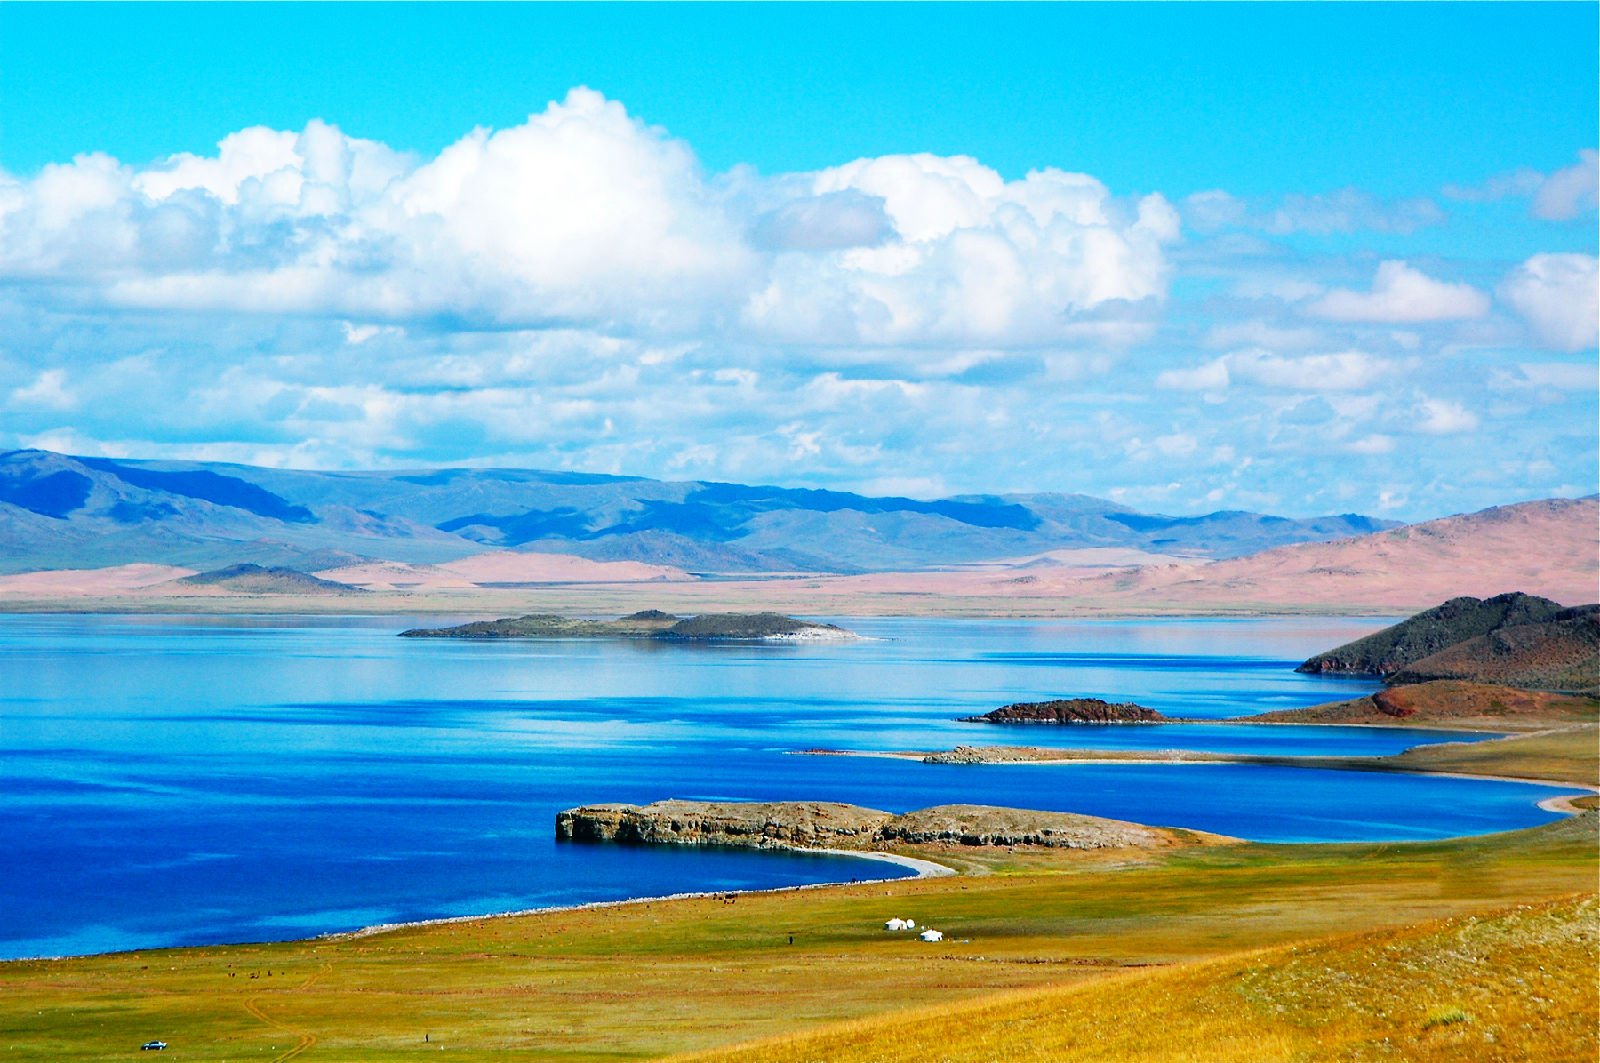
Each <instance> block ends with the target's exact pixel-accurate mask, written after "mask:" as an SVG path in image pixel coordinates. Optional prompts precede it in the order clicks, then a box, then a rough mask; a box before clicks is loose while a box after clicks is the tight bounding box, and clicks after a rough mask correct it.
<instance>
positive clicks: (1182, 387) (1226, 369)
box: [1156, 350, 1391, 392]
mask: <svg viewBox="0 0 1600 1063" xmlns="http://www.w3.org/2000/svg"><path fill="white" fill-rule="evenodd" d="M1390 369H1391V366H1390V364H1389V363H1388V362H1387V361H1385V360H1384V359H1382V358H1377V357H1374V356H1373V355H1370V354H1366V353H1365V352H1362V351H1338V352H1334V353H1331V354H1309V355H1303V356H1301V357H1297V358H1290V357H1284V356H1282V355H1278V354H1274V353H1273V352H1271V351H1264V350H1243V351H1234V352H1232V353H1230V354H1225V355H1223V356H1222V357H1220V358H1216V359H1213V360H1212V361H1209V362H1206V363H1204V364H1202V365H1199V366H1195V367H1194V368H1191V369H1168V370H1166V371H1164V372H1162V373H1159V374H1157V376H1156V387H1158V388H1166V389H1170V390H1177V391H1204V392H1215V391H1221V390H1223V389H1225V388H1227V387H1228V386H1229V385H1230V384H1231V383H1251V384H1257V385H1260V386H1261V387H1267V388H1275V389H1280V390H1286V391H1359V390H1362V389H1364V388H1368V387H1371V386H1372V385H1373V384H1375V383H1377V382H1378V381H1379V380H1381V379H1382V378H1383V377H1384V376H1385V375H1387V374H1388V373H1389V371H1390Z"/></svg>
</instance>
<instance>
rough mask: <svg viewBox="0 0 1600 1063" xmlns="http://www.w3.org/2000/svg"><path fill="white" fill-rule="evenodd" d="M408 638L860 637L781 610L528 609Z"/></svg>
mask: <svg viewBox="0 0 1600 1063" xmlns="http://www.w3.org/2000/svg"><path fill="white" fill-rule="evenodd" d="M400 637H401V638H412V639H419V638H420V639H583V638H611V639H655V640H658V641H662V642H833V641H843V640H846V639H856V638H860V636H859V635H857V634H856V633H855V632H853V631H846V630H845V629H844V628H842V627H836V626H834V625H833V624H818V623H814V622H812V621H810V620H798V619H796V618H795V617H792V616H784V615H783V614H781V613H704V614H701V615H699V616H690V617H680V616H674V615H673V614H671V613H665V612H662V611H661V610H659V609H646V610H644V611H642V612H637V613H630V614H628V615H627V616H623V617H618V618H617V619H615V620H583V619H578V618H574V617H567V616H557V615H556V614H554V613H531V614H529V615H527V616H515V617H503V618H501V619H499V620H474V621H472V622H471V623H468V624H460V625H457V626H456V627H444V628H411V629H409V630H407V631H402V632H400Z"/></svg>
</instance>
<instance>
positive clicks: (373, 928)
mask: <svg viewBox="0 0 1600 1063" xmlns="http://www.w3.org/2000/svg"><path fill="white" fill-rule="evenodd" d="M766 848H769V849H778V850H781V851H783V852H789V853H798V854H801V855H816V856H848V857H853V858H855V859H858V860H871V861H876V862H878V863H884V864H894V865H896V866H898V867H904V868H907V869H909V870H910V871H911V872H912V874H910V875H904V876H901V877H900V878H885V879H871V880H868V881H867V882H862V881H860V880H852V881H850V882H800V883H796V884H795V885H793V886H764V887H761V888H756V889H740V890H688V891H684V892H680V893H662V894H654V895H651V896H646V897H619V898H617V899H616V900H610V901H582V902H579V903H576V904H548V905H542V906H539V907H534V908H516V909H513V910H510V911H505V912H478V913H474V914H472V915H441V916H435V917H433V918H431V919H403V920H400V921H399V922H394V923H373V924H372V925H370V926H363V927H357V928H356V929H354V930H329V931H326V932H324V933H321V934H310V935H307V936H305V937H296V938H283V939H281V940H277V939H275V940H271V941H225V942H212V943H209V944H203V945H149V946H144V947H139V948H131V949H110V950H107V951H105V952H70V953H62V954H59V955H54V956H13V957H11V958H9V959H0V967H4V966H6V965H7V964H13V963H56V962H60V961H64V960H81V959H84V958H86V957H91V956H128V955H134V954H137V953H142V952H171V951H174V950H182V951H190V950H194V949H208V948H240V947H248V946H253V945H281V944H284V943H286V942H296V941H343V940H350V939H355V938H363V937H371V936H372V935H374V934H386V933H389V932H390V931H393V930H409V929H411V928H414V927H424V926H448V925H451V924H454V923H476V922H480V921H484V920H490V919H515V918H518V917H521V916H529V915H548V914H551V913H556V912H582V911H593V910H596V909H605V908H622V907H627V906H631V905H638V904H654V903H656V902H658V901H659V902H665V901H692V900H709V899H712V898H716V897H751V896H761V895H764V894H769V893H797V892H800V891H802V890H820V889H832V888H833V887H835V886H854V885H869V884H871V883H873V882H912V881H915V880H917V879H924V878H951V877H954V876H957V875H960V874H961V872H959V871H957V870H956V869H955V868H953V867H947V866H945V865H944V864H940V863H936V862H935V861H933V860H924V859H921V858H920V857H915V856H903V855H901V854H899V853H886V852H879V851H875V850H873V851H863V850H857V849H807V848H801V847H799V846H793V845H771V846H766Z"/></svg>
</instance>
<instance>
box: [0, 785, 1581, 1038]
mask: <svg viewBox="0 0 1600 1063" xmlns="http://www.w3.org/2000/svg"><path fill="white" fill-rule="evenodd" d="M1595 823H1596V816H1595V814H1594V813H1588V814H1586V815H1585V816H1582V817H1577V818H1574V819H1569V820H1563V821H1561V822H1558V823H1555V824H1551V825H1549V826H1547V827H1542V828H1537V829H1534V830H1529V831H1518V832H1513V833H1509V834H1504V835H1497V836H1491V837H1486V838H1475V839H1460V840H1453V841H1447V842H1432V843H1421V844H1388V845H1377V844H1370V845H1311V846H1271V845H1234V846H1217V847H1202V848H1193V849H1186V850H1174V851H1169V852H1161V853H1154V854H1141V855H1138V856H1134V857H1129V856H1126V855H1119V854H1081V853H1078V854H1074V853H1063V852H1058V851H1046V852H1024V851H1018V852H1016V853H1007V852H1004V851H993V852H990V851H970V850H968V851H961V862H962V863H963V865H964V867H965V869H966V870H967V871H968V872H969V873H968V874H967V875H965V876H963V877H960V878H946V879H923V880H916V881H903V882H896V883H879V884H870V885H869V884H859V885H854V886H840V887H832V888H827V889H821V890H807V891H798V892H788V893H773V894H763V895H750V896H745V897H742V898H741V899H740V900H739V901H738V902H737V903H736V904H732V905H725V904H722V903H721V902H719V901H716V900H686V901H676V902H653V903H649V904H634V905H629V906H625V907H618V908H611V909H589V910H579V911H566V912H549V913H543V914H538V915H530V916H519V917H508V918H501V919H488V920H479V921H473V922H463V923H452V924H441V925H434V926H417V927H408V928H404V929H400V930H395V931H390V932H385V933H380V934H373V935H370V936H365V937H345V938H340V939H324V940H319V941H309V942H288V943H283V944H275V945H246V946H233V947H221V948H202V949H183V950H167V951H144V952H137V953H123V954H117V955H111V956H98V957H84V958H78V959H72V960H62V961H34V962H19V963H8V964H0V1046H3V1049H0V1051H3V1052H4V1053H5V1058H7V1059H18V1060H21V1059H28V1060H51V1061H62V1063H66V1061H73V1060H90V1059H110V1058H121V1057H124V1056H125V1055H126V1054H127V1053H128V1052H129V1051H130V1050H136V1049H137V1046H138V1045H139V1044H140V1043H141V1042H142V1041H145V1040H148V1039H150V1038H153V1037H160V1038H162V1039H163V1040H166V1041H168V1042H170V1043H171V1044H172V1045H173V1048H172V1049H171V1050H170V1053H169V1055H168V1057H166V1058H177V1057H181V1058H184V1059H206V1060H222V1059H233V1060H247V1059H248V1060H269V1059H276V1058H282V1057H283V1056H284V1054H285V1053H288V1052H294V1051H297V1050H300V1049H302V1048H303V1049H304V1051H303V1052H302V1054H301V1055H300V1056H299V1057H298V1058H305V1059H317V1058H323V1059H330V1060H362V1059H389V1058H394V1057H396V1056H399V1055H404V1054H407V1053H410V1052H413V1051H417V1050H424V1048H425V1046H424V1044H423V1037H424V1035H427V1036H428V1037H429V1041H428V1042H427V1046H426V1048H425V1050H428V1051H437V1050H438V1049H439V1047H440V1045H441V1044H442V1045H443V1046H444V1048H445V1050H446V1051H447V1052H448V1053H449V1055H450V1058H453V1059H480V1060H491V1059H503V1058H508V1057H510V1058H520V1059H529V1060H534V1059H538V1060H562V1061H599V1060H628V1059H645V1058H651V1057H655V1056H660V1055H664V1054H668V1053H672V1052H690V1051H702V1050H708V1049H712V1048H715V1047H717V1046H720V1045H728V1044H732V1043H737V1042H741V1041H749V1040H752V1039H756V1038H762V1037H771V1036H776V1035H781V1034H790V1033H797V1032H803V1031H807V1030H815V1029H817V1028H820V1027H824V1026H828V1025H830V1024H835V1023H838V1022H841V1021H848V1020H852V1019H868V1018H870V1017H873V1016H885V1015H888V1014H889V1013H891V1012H894V1011H898V1010H902V1009H905V1008H915V1007H919V1006H927V1007H931V1008H934V1009H936V1010H942V1009H947V1008H951V1007H955V1006H958V1005H961V1004H963V1003H965V1002H974V1001H978V1000H980V999H982V998H986V997H993V996H994V995H995V994H997V993H1004V992H1007V991H1012V990H1030V989H1038V988H1042V987H1046V986H1062V985H1068V986H1070V985H1072V984H1076V983H1083V984H1086V985H1087V984H1098V983H1101V982H1105V981H1106V980H1107V979H1108V978H1114V977H1117V976H1118V975H1119V972H1123V971H1126V970H1127V969H1128V968H1130V967H1137V966H1138V965H1148V964H1159V965H1166V964H1174V963H1188V962H1192V961H1196V960H1206V959H1214V958H1218V957H1227V956H1230V955H1233V956H1237V955H1238V954H1239V953H1240V952H1241V950H1252V949H1259V948H1262V947H1273V946H1282V945H1287V944H1290V943H1293V942H1297V941H1304V940H1307V939H1314V938H1318V937H1325V936H1327V935H1330V934H1338V933H1347V932H1349V931H1353V930H1370V929H1374V928H1393V927H1399V926H1403V925H1405V924H1408V923H1415V922H1417V921H1420V920H1426V919H1433V918H1439V917H1445V916H1454V915H1462V914H1466V913H1472V912H1477V911H1483V910H1486V909H1491V908H1495V907H1501V906H1505V905H1507V904H1514V903H1521V902H1527V901H1532V900H1536V899H1540V898H1551V897H1554V896H1559V895H1563V894H1570V893H1573V892H1576V891H1581V890H1588V889H1592V888H1593V885H1594V882H1595V877H1596V870H1597V857H1596V847H1595ZM918 855H924V856H929V857H932V858H935V859H939V858H941V855H942V854H941V853H940V852H935V851H922V852H920V853H919V854H918ZM895 914H900V915H907V916H910V917H912V918H915V919H916V920H917V921H918V922H919V923H930V922H931V923H933V924H934V925H935V926H938V927H939V928H940V929H942V930H944V931H945V932H946V933H947V934H948V935H949V938H950V940H948V941H946V942H944V943H943V944H940V945H931V946H930V945H925V944H923V943H922V942H918V941H914V940H910V939H908V938H907V937H905V936H902V935H889V934H885V933H884V932H883V931H882V930H881V929H880V928H881V925H882V920H883V919H885V918H887V917H888V916H890V915H895ZM790 933H793V934H794V936H795V942H794V944H793V945H792V946H791V945H789V944H788V940H787V938H788V934H790ZM1541 962H1542V961H1541ZM1547 966H1548V965H1547ZM268 972H270V974H269V973H268ZM252 974H254V975H256V976H257V977H254V978H252V977H250V976H251V975H252ZM1106 984H1108V985H1109V984H1110V983H1109V982H1107V983H1106ZM1118 984H1121V983H1118ZM1428 1006H1429V1007H1437V1008H1449V1007H1454V1006H1460V1007H1463V1008H1465V1009H1466V1010H1467V1011H1469V1012H1473V1014H1475V1015H1476V1014H1478V1012H1477V1011H1475V1010H1474V1008H1475V1007H1477V1005H1475V1004H1473V1003H1472V1002H1471V1001H1464V1000H1457V999H1455V998H1450V999H1444V998H1440V999H1438V1000H1430V1001H1428ZM1458 1025H1461V1024H1450V1023H1445V1024H1442V1025H1441V1026H1440V1027H1439V1028H1440V1029H1442V1030H1446V1031H1447V1032H1448V1031H1449V1030H1453V1029H1454V1028H1455V1027H1456V1026H1458ZM1471 1028H1472V1029H1477V1027H1475V1026H1474V1027H1471ZM1134 1032H1136V1031H1134ZM1130 1036H1132V1033H1130ZM1206 1036H1215V1037H1221V1036H1222V1034H1221V1032H1219V1031H1213V1032H1212V1033H1211V1034H1207V1035H1206ZM1218 1043H1221V1042H1218Z"/></svg>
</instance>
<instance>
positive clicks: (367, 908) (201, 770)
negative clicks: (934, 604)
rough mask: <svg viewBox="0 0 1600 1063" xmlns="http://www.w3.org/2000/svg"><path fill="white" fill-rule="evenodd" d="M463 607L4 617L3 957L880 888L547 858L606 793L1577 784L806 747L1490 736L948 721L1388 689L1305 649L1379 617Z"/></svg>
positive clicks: (1384, 827) (1112, 807)
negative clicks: (538, 617)
mask: <svg viewBox="0 0 1600 1063" xmlns="http://www.w3.org/2000/svg"><path fill="white" fill-rule="evenodd" d="M454 619H455V618H442V617H414V618H410V617H408V618H393V617H389V618H310V617H307V618H297V617H296V618H283V617H273V618H266V617H257V618H248V617H247V618H237V617H230V618H206V617H75V616H67V617H61V616H42V617H34V616H0V830H3V831H4V837H5V839H6V842H7V859H6V862H5V870H4V873H3V874H0V957H16V956H32V955H58V954H68V953H81V952H98V951H106V950H112V949H124V948H143V947H150V946H156V945H172V944H197V943H208V942H222V941H242V940H267V939H282V938H291V937H301V936H305V935H309V934H315V933H322V932H327V931H333V930H342V929H351V928H354V927H359V926H363V925H368V924H372V923H378V922H391V921H399V920H410V919H423V918H432V917H439V916H450V915H466V914H477V913H483V912H492V911H505V910H515V909H521V908H528V907H537V906H544V905H554V904H569V903H577V902H583V901H594V900H609V899H617V898H622V897H629V896H639V895H655V894H664V893H671V892H678V891H686V890H724V889H748V888H761V887H768V886H778V885H792V884H799V883H803V882H821V881H838V880H840V879H848V878H852V877H859V878H862V879H868V878H882V877H892V876H894V875H895V874H898V873H899V872H898V871H897V869H895V868H892V867H889V866H887V865H881V864H875V863H868V862H865V861H860V860H852V859H848V858H837V857H820V856H804V855H798V854H774V853H752V852H741V851H737V850H717V849H709V850H708V849H676V848H671V847H658V848H629V847H618V846H591V845H571V844H557V843H556V842H555V841H554V840H553V837H552V835H553V831H552V826H553V820H554V816H555V813H556V812H557V811H558V810H560V809H562V808H566V807H569V806H572V805H576V804H582V803H588V802H598V801H636V802H647V801H652V800H657V799H661V798H665V797H684V798H703V799H760V800H787V799H792V800H800V799H816V800H830V801H849V802H853V803H857V804H863V805H869V806H872V807H876V808H883V809H889V810H892V811H905V810H909V809H914V808H921V807H925V806H928V805H933V804H941V803H949V802H956V801H962V802H972V803H985V804H1000V805H1014V806H1020V807H1030V808H1045V809H1057V810H1063V811H1074V812H1085V813H1091V814H1095V815H1104V816H1114V817H1117V818H1122V819H1130V820H1135V821H1140V822H1147V823H1155V824H1166V825H1176V826H1187V827H1195V828H1200V829H1204V830H1211V831H1217V832H1220V833H1226V834H1233V835H1238V836H1242V837H1247V838H1251V839H1257V840H1264V841H1286V842H1297V841H1347V840H1405V839H1423V838H1436V837H1447V836H1451V835H1459V834H1471V833H1484V832H1489V831H1495V830H1504V829H1509V828H1513V827H1521V826H1529V825H1532V824H1535V823H1539V822H1544V821H1546V820H1548V819H1551V818H1553V814H1551V813H1547V812H1545V811H1543V810H1541V809H1539V808H1538V807H1537V806H1536V802H1537V801H1539V800H1540V799H1542V798H1544V797H1547V796H1550V795H1552V794H1555V793H1560V792H1562V791H1560V790H1557V789H1552V788H1548V787H1540V786H1532V785H1527V784H1518V783H1501V782H1493V781H1487V780H1464V779H1449V778H1428V777H1421V776H1405V775H1379V774H1367V773H1351V772H1324V771H1310V770H1305V769H1295V768H1268V767H1260V766H1243V765H1171V766H1168V765H1132V764H1128V765H1106V764H1098V765H1097V764H1082V765H1070V766H1048V767H1041V766H1027V765H1017V766H980V767H961V766H931V765H923V764H919V763H914V762H907V761H895V760H885V759H863V758H843V757H815V756H793V755H790V754H792V753H793V752H794V751H796V750H801V749H807V748H814V747H824V748H850V749H867V750H874V749H875V750H896V749H939V748H948V747H950V746H953V745H957V744H1000V743H1011V744H1017V743H1025V744H1029V745H1072V746H1103V747H1106V748H1150V749H1161V748H1172V747H1176V746H1182V747H1185V748H1191V749H1209V750H1215V751H1225V752H1271V753H1326V754H1381V753H1390V752H1395V751H1398V750H1400V749H1403V748H1405V747H1407V746H1411V745H1416V744H1420V743H1422V742H1425V741H1449V740H1475V739H1479V738H1482V737H1484V736H1481V735H1464V734H1451V733H1448V732H1417V731H1394V730H1383V729H1376V728H1358V727H1340V728H1329V727H1291V726H1282V725H1278V726H1268V725H1262V726H1237V725H1220V724H1216V725H1212V724H1191V725H1184V726H1182V727H1177V726H1137V727H1070V728H1046V727H1027V728H1006V727H997V726H993V725H984V724H966V723H957V722H955V717H958V716H965V715H973V714H977V713H982V712H986V711H988V710H990V709H992V708H995V707H997V706H999V705H1002V704H1005V703H1007V702H1011V701H1019V700H1037V699H1041V698H1047V697H1062V696H1091V697H1105V698H1108V699H1111V700H1133V701H1137V702H1139V703H1141V704H1144V705H1148V706H1150V707H1152V708H1156V709H1159V710H1161V711H1162V712H1164V713H1167V714H1169V715H1181V716H1185V717H1190V718H1199V719H1217V718H1221V717H1224V716H1234V715H1243V714H1249V713H1257V712H1264V711H1269V710H1272V709H1279V708H1290V707H1296V706H1302V705H1311V704H1316V703H1318V702H1323V701H1329V700H1334V699H1338V698H1345V697H1354V696H1357V695H1359V694H1362V693H1365V692H1367V691H1370V690H1372V689H1373V688H1374V684H1372V683H1370V682H1368V681H1365V680H1350V679H1332V678H1326V677H1313V676H1302V675H1297V674H1296V673H1295V672H1294V671H1293V670H1292V669H1293V666H1294V664H1295V663H1296V662H1298V661H1299V660H1301V659H1303V658H1304V657H1306V656H1309V655H1310V654H1311V653H1313V652H1316V651H1318V650H1321V649H1325V648H1328V647H1331V646H1333V645H1337V644H1339V643H1342V642H1346V641H1348V640H1349V639H1351V638H1355V637H1358V636H1359V635H1361V634H1365V633H1366V632H1369V631H1371V630H1375V629H1376V628H1378V627H1380V626H1382V623H1383V622H1382V621H1374V620H1371V619H1363V620H1275V621H1270V622H1269V621H1230V620H1207V621H1137V622H1133V621H1127V622H1064V621H1010V620H903V619H894V620H850V621H845V622H844V623H846V624H847V626H850V627H852V628H854V629H855V630H857V631H860V632H862V633H863V634H867V635H871V636H875V639H874V640H873V641H865V642H854V643H837V644H828V643H824V644H807V645H711V646H700V645H687V646H686V645H661V644H652V643H631V642H583V641H565V642H544V641H528V642H515V641H506V642H465V641H453V640H438V641H433V640H414V639H399V638H396V637H395V633H396V632H397V631H399V630H401V629H402V628H404V627H408V626H413V625H415V624H429V625H435V624H439V623H444V622H454Z"/></svg>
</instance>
